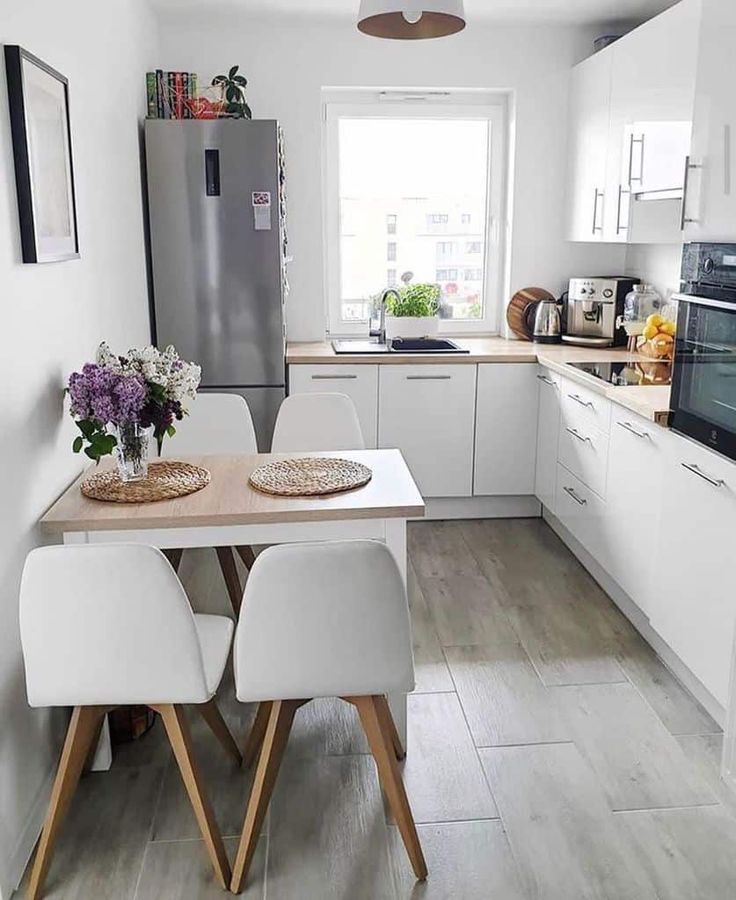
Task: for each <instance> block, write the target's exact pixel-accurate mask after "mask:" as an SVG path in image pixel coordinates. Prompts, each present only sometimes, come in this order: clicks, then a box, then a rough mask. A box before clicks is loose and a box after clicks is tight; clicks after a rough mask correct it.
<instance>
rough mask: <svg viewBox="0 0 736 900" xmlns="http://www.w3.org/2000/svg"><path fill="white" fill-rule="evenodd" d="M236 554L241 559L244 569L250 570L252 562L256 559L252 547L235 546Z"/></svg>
mask: <svg viewBox="0 0 736 900" xmlns="http://www.w3.org/2000/svg"><path fill="white" fill-rule="evenodd" d="M235 550H236V552H237V554H238V556H239V557H240V558H241V559H242V560H243V564H244V566H245V568H246V569H248V570H249V571H250V569H251V567H252V566H253V563H254V562H255V561H256V555H255V553H254V552H253V548H252V547H236V548H235Z"/></svg>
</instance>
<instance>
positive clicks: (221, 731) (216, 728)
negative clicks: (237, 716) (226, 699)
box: [197, 699, 243, 765]
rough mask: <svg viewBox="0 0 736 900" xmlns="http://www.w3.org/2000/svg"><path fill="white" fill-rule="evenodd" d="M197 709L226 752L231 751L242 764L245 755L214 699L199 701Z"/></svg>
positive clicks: (231, 754) (234, 757) (237, 761)
mask: <svg viewBox="0 0 736 900" xmlns="http://www.w3.org/2000/svg"><path fill="white" fill-rule="evenodd" d="M197 709H198V710H199V712H200V715H201V716H202V718H203V719H204V720H205V722H206V723H207V724H208V725H209V727H210V731H211V732H212V734H214V736H215V737H216V738H217V740H218V741H219V742H220V743H221V744H222V746H223V747H224V749H225V752H226V753H229V754H230V756H232V758H233V759H234V760H235V762H236V763H237V764H238V765H241V764H242V762H243V757H242V756H241V753H240V750H239V749H238V745H237V744H236V743H235V738H234V737H233V736H232V734H231V733H230V729H229V728H228V727H227V722H226V721H225V720H224V719H223V718H222V713H221V712H220V710H219V708H218V706H217V703H215V701H214V699H213V700H210V701H209V703H198V704H197Z"/></svg>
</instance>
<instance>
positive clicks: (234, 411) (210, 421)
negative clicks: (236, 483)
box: [154, 392, 258, 457]
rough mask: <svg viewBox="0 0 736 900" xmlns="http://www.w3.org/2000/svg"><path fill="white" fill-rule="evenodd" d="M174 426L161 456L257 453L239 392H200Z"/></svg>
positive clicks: (250, 424) (250, 422)
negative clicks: (186, 412) (186, 413)
mask: <svg viewBox="0 0 736 900" xmlns="http://www.w3.org/2000/svg"><path fill="white" fill-rule="evenodd" d="M174 427H175V428H176V434H175V435H174V437H173V438H166V439H165V440H164V445H163V453H162V456H168V457H176V456H188V455H192V456H196V455H198V454H207V453H258V447H257V445H256V432H255V429H254V428H253V419H252V417H251V414H250V409H248V404H247V403H246V401H245V399H244V398H243V397H241V396H240V394H216V393H209V392H200V393H199V394H197V399H196V400H195V401H194V402H193V403H192V404H190V406H189V415H186V416H184V418H183V419H182V420H181V422H175V423H174ZM154 453H155V447H154Z"/></svg>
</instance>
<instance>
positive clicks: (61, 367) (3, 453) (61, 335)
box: [0, 0, 156, 900]
mask: <svg viewBox="0 0 736 900" xmlns="http://www.w3.org/2000/svg"><path fill="white" fill-rule="evenodd" d="M0 38H1V39H2V40H3V41H4V42H7V43H11V44H21V45H22V46H23V47H25V48H26V49H28V50H29V51H30V52H32V53H34V54H35V55H37V56H39V57H41V59H43V60H45V61H47V62H48V63H49V64H50V65H52V66H54V67H55V68H57V69H58V70H59V71H61V72H63V73H64V74H65V75H66V76H67V77H68V78H69V82H70V94H71V122H72V140H73V148H74V167H75V175H76V190H77V203H78V219H79V240H80V245H81V259H79V260H73V261H68V262H63V263H55V264H48V265H23V264H22V263H21V262H20V244H19V236H18V212H17V205H16V198H15V181H14V173H13V159H12V152H11V141H10V129H9V123H8V110H7V90H6V85H5V67H4V65H3V66H2V75H1V76H0V80H1V82H2V83H0V164H1V166H2V167H1V168H0V284H2V291H1V292H0V294H1V297H2V313H1V315H2V329H1V330H0V428H2V432H1V437H0V485H1V486H0V620H1V621H2V625H0V723H2V726H1V727H0V900H7V898H8V897H9V895H10V893H9V892H10V888H11V887H14V886H15V885H14V883H13V882H14V880H15V878H16V877H17V876H18V875H19V874H20V873H19V868H22V866H23V865H24V863H25V861H26V859H27V857H28V854H29V853H30V850H31V847H32V844H33V841H34V840H35V837H36V835H37V832H35V831H34V829H35V828H37V827H38V816H39V814H40V813H41V811H42V807H43V804H44V803H45V799H46V797H45V791H46V790H47V787H48V779H49V775H50V773H51V771H52V769H53V766H54V765H55V762H56V755H57V752H58V737H59V731H60V726H63V724H64V722H63V717H62V716H59V715H56V716H50V715H49V714H48V713H47V712H45V711H31V710H29V709H28V707H27V705H26V700H25V686H24V677H23V668H22V661H21V653H20V644H19V637H18V615H17V607H18V582H19V578H20V573H21V567H22V565H23V560H24V557H25V554H26V552H27V551H28V549H29V548H31V547H32V546H34V545H36V544H39V543H41V542H42V541H43V536H42V535H41V534H40V533H39V531H38V529H37V527H36V522H37V520H38V518H39V516H40V515H41V514H42V513H43V512H44V510H45V509H46V508H47V507H48V506H49V505H50V504H51V502H52V501H53V500H54V499H55V498H56V497H57V496H58V494H59V493H60V492H61V491H62V489H63V488H65V487H66V485H67V484H68V483H69V482H70V481H71V480H72V479H73V478H74V476H75V475H76V474H77V473H78V472H79V470H80V467H81V465H82V463H81V461H80V457H76V456H73V455H72V452H71V441H72V439H73V430H74V429H73V424H72V422H71V420H70V419H68V417H64V415H63V413H62V389H63V387H64V383H65V378H66V376H67V375H68V373H69V372H70V371H72V370H73V369H74V368H75V367H78V366H80V365H81V364H82V363H83V362H84V361H85V360H87V359H89V358H90V357H91V356H92V355H93V354H94V351H95V348H96V345H97V343H98V342H99V341H100V340H101V339H102V338H106V339H107V340H109V341H110V343H111V344H112V345H113V346H114V347H121V348H127V347H128V346H129V345H132V344H136V343H140V342H144V341H147V340H148V339H149V324H148V299H147V286H146V277H145V263H144V243H143V229H142V205H141V174H140V154H139V134H138V116H139V115H140V114H141V113H142V111H143V101H144V98H145V90H144V81H143V78H144V73H145V71H146V69H147V68H150V67H151V66H153V65H154V64H155V52H154V50H153V46H154V42H155V40H156V35H155V22H154V21H153V19H152V18H151V16H150V14H149V13H148V11H147V8H146V7H145V6H144V4H143V2H142V0H105V2H104V3H100V2H96V0H70V2H66V3H50V2H48V0H22V2H4V3H2V5H0ZM53 599H54V598H53V585H51V584H50V585H49V603H53Z"/></svg>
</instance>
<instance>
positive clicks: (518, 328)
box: [506, 287, 555, 341]
mask: <svg viewBox="0 0 736 900" xmlns="http://www.w3.org/2000/svg"><path fill="white" fill-rule="evenodd" d="M554 299H555V296H554V294H550V292H549V291H546V290H545V289H544V288H539V287H528V288H522V289H521V290H520V291H517V292H516V293H515V294H514V296H513V297H512V298H511V302H510V303H509V305H508V306H507V307H506V321H507V322H508V326H509V328H510V329H511V330H512V331H513V332H514V334H515V335H516V336H517V337H519V338H521V339H522V340H523V341H530V340H531V339H532V330H533V328H534V310H535V308H536V305H537V303H539V301H540V300H554Z"/></svg>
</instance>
